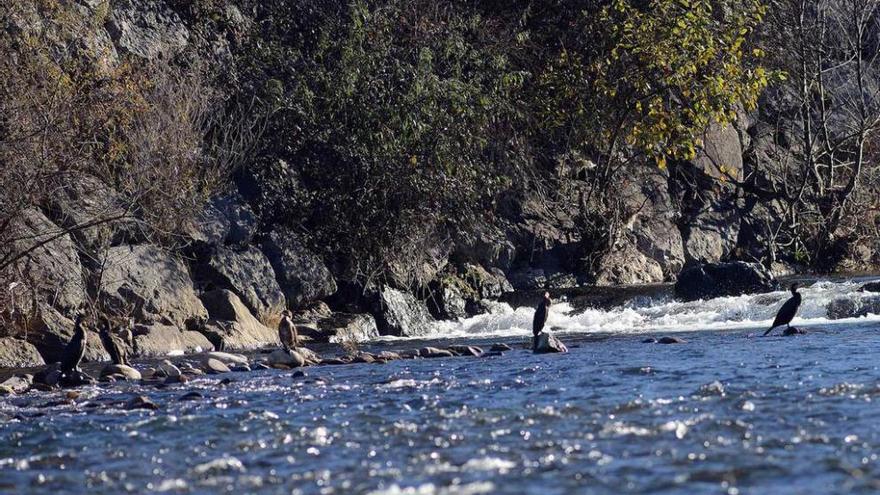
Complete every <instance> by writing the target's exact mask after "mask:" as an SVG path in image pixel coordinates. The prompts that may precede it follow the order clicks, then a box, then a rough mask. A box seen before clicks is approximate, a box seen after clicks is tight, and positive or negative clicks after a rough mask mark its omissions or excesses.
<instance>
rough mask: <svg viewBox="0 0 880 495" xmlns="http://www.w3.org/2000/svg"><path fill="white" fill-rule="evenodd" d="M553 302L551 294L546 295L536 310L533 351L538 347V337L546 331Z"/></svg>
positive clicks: (533, 324) (533, 325)
mask: <svg viewBox="0 0 880 495" xmlns="http://www.w3.org/2000/svg"><path fill="white" fill-rule="evenodd" d="M552 303H553V301H552V300H551V299H550V293H549V292H545V293H544V299H542V300H541V303H540V304H538V307H537V308H535V318H534V319H533V320H532V349H535V348H537V347H538V335H539V334H540V333H541V331H542V330H544V325H545V324H546V323H547V316H548V315H549V314H550V305H551V304H552Z"/></svg>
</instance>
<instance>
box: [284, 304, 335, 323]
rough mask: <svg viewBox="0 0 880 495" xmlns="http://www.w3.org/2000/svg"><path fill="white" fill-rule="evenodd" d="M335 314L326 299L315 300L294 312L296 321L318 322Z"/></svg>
mask: <svg viewBox="0 0 880 495" xmlns="http://www.w3.org/2000/svg"><path fill="white" fill-rule="evenodd" d="M331 316H333V311H332V310H331V309H330V307H329V306H327V303H325V302H324V301H315V302H313V303H310V304H308V305H306V306H305V307H303V308H300V309H298V310H297V311H295V312H294V313H293V321H294V322H317V321H318V320H323V319H324V318H330V317H331Z"/></svg>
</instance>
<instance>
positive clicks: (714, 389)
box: [700, 380, 724, 397]
mask: <svg viewBox="0 0 880 495" xmlns="http://www.w3.org/2000/svg"><path fill="white" fill-rule="evenodd" d="M700 395H702V396H706V397H708V396H712V395H720V396H724V385H722V384H721V382H719V381H718V380H715V381H714V382H712V383H707V384H705V385H703V386H701V387H700Z"/></svg>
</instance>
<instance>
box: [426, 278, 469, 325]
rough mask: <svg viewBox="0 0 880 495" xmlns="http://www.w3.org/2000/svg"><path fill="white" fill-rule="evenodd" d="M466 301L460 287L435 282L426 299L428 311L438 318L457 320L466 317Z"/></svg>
mask: <svg viewBox="0 0 880 495" xmlns="http://www.w3.org/2000/svg"><path fill="white" fill-rule="evenodd" d="M466 306H467V302H466V300H465V298H464V296H463V295H462V289H461V288H459V287H458V286H456V285H451V284H448V283H445V284H444V283H440V284H435V286H434V288H433V290H432V291H431V297H430V299H429V300H428V311H430V312H431V316H433V317H434V318H437V319H438V320H457V319H460V318H466V317H467V316H468V312H467V309H466Z"/></svg>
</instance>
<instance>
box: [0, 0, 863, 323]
mask: <svg viewBox="0 0 880 495" xmlns="http://www.w3.org/2000/svg"><path fill="white" fill-rule="evenodd" d="M166 3H167V5H169V6H170V7H171V8H172V9H174V12H175V14H176V15H177V16H179V17H180V19H182V22H184V23H186V25H187V26H188V28H189V32H190V33H191V40H190V43H189V45H188V47H187V48H186V49H185V50H183V51H181V52H179V53H176V54H175V55H174V57H173V59H172V60H165V59H156V60H151V61H145V60H144V59H143V58H140V57H138V56H136V55H133V54H126V53H119V54H115V53H109V52H108V51H107V50H106V49H107V47H108V46H109V45H107V44H102V43H100V42H99V41H100V40H96V39H91V38H89V37H88V36H83V35H82V33H94V32H95V30H96V28H100V27H102V26H104V25H106V23H107V22H108V16H110V15H111V14H110V9H112V8H113V5H111V3H110V2H104V3H100V2H98V5H97V7H95V6H92V7H88V8H87V7H86V6H84V5H81V4H79V3H76V2H60V1H58V0H40V1H38V2H31V1H29V0H11V1H8V2H5V3H4V5H3V6H2V7H0V10H2V11H3V12H2V16H0V17H2V18H3V19H4V21H3V22H4V23H5V26H4V29H3V30H2V31H0V53H2V54H3V57H0V279H2V281H3V282H4V286H6V285H8V283H9V282H11V281H15V280H23V279H27V277H28V274H27V273H25V272H23V271H22V270H24V269H25V267H26V263H25V261H26V259H27V255H28V253H29V252H30V251H31V250H32V249H33V247H34V246H35V245H38V244H40V243H42V242H44V241H45V240H46V238H49V237H53V236H58V235H63V234H65V233H67V232H70V231H74V232H76V231H79V230H84V229H87V228H88V229H94V228H95V227H96V226H98V225H100V226H105V227H106V230H105V231H104V233H105V235H104V236H103V237H102V238H100V239H99V240H98V241H99V242H92V243H90V244H89V245H88V246H85V247H83V246H82V245H81V243H80V247H81V248H82V251H83V254H82V256H81V257H83V258H84V259H86V260H89V262H90V263H92V265H93V266H92V268H95V267H97V270H94V269H93V270H92V272H98V273H100V265H101V263H103V260H104V258H103V257H102V255H101V253H102V252H103V250H106V249H107V248H109V247H110V246H112V245H117V244H120V243H125V242H132V243H134V242H143V241H145V240H149V241H152V242H157V243H161V244H164V245H167V246H171V247H177V246H180V245H181V244H185V243H186V242H188V239H189V238H188V233H189V232H190V231H191V227H192V225H193V224H194V223H197V221H198V219H199V215H200V213H201V212H202V210H203V208H204V206H205V204H206V203H207V202H208V200H209V199H210V198H211V197H212V196H214V195H216V194H219V193H220V192H222V191H224V190H225V189H227V188H229V187H231V184H233V183H234V184H235V185H236V187H237V188H238V189H240V190H241V191H242V192H243V193H244V194H245V195H246V198H247V200H248V201H249V203H250V204H251V206H252V207H253V208H254V209H255V210H256V211H257V215H258V217H259V219H260V222H261V224H262V228H263V229H264V230H268V229H270V228H274V227H275V226H284V227H285V228H289V229H293V230H295V231H297V232H300V233H301V236H302V238H303V240H304V241H305V242H306V243H307V244H308V245H309V246H310V247H311V248H312V249H313V250H314V251H315V252H317V253H318V254H320V255H321V257H322V258H323V259H324V260H325V261H326V262H327V263H328V265H329V266H330V267H331V270H332V271H333V272H334V273H335V274H336V275H337V276H338V277H340V278H342V279H345V280H353V281H357V282H358V283H360V284H365V283H373V282H380V281H389V282H391V283H393V284H395V285H399V286H419V285H424V284H426V283H427V282H429V281H430V280H429V278H430V277H431V276H432V274H428V275H426V274H425V271H424V270H423V269H422V267H423V266H424V265H425V264H427V263H430V262H431V261H432V260H431V258H432V257H435V256H436V249H437V246H443V245H448V244H449V243H453V244H454V243H455V242H457V240H458V239H460V238H461V237H466V236H468V235H470V234H471V233H472V232H474V231H481V230H484V229H486V226H491V225H496V224H499V223H500V222H502V221H503V220H504V218H505V217H506V216H507V215H508V213H509V212H508V211H507V210H509V204H510V198H524V197H529V198H537V200H538V201H541V202H544V203H545V204H547V205H549V208H550V209H553V207H554V206H553V205H554V204H558V203H561V202H568V203H570V202H572V198H577V199H576V201H577V203H578V204H577V205H576V210H577V214H576V216H575V218H574V222H575V224H576V226H577V228H578V229H579V230H580V232H581V238H582V239H583V242H582V246H581V250H580V252H579V253H578V254H577V258H578V260H577V262H578V263H581V265H582V270H583V271H584V272H587V273H590V272H591V271H592V270H593V269H594V268H595V265H594V264H595V260H597V259H599V258H601V256H602V255H604V253H606V252H608V250H610V249H611V248H612V246H613V245H614V243H615V241H616V240H617V238H618V236H619V235H620V231H621V229H622V226H623V225H624V224H625V223H626V221H627V215H628V214H629V212H627V211H626V205H624V204H623V202H622V199H621V198H622V194H621V191H622V189H623V187H624V184H625V183H626V182H627V180H628V178H629V177H630V176H631V175H632V174H633V170H634V169H637V168H639V167H652V168H660V169H664V168H672V167H675V166H677V164H679V163H684V162H688V161H690V160H692V159H694V157H695V156H696V155H697V154H698V152H699V151H700V149H701V147H702V146H703V144H704V143H703V142H702V136H703V133H704V131H705V129H706V127H707V126H709V125H710V124H712V123H716V124H722V125H723V124H729V123H733V122H734V121H736V120H738V119H739V120H740V121H741V120H742V117H743V116H744V115H746V114H748V113H749V112H751V115H757V116H758V119H764V120H766V121H767V122H764V124H765V128H766V127H768V126H774V125H775V127H774V129H775V131H774V132H775V133H776V134H775V135H774V143H775V144H776V145H778V146H777V148H776V151H778V154H776V155H773V156H771V157H768V156H763V155H762V157H760V159H759V160H757V166H755V167H754V169H755V170H754V171H753V173H752V174H750V175H748V176H738V175H737V174H735V173H732V174H727V175H725V172H726V170H725V168H724V164H720V166H719V169H720V170H721V172H722V173H721V176H720V177H717V178H714V179H713V180H715V181H716V182H717V184H716V185H717V186H719V187H720V186H722V185H723V186H724V187H731V186H732V187H734V188H736V190H737V195H738V196H739V197H741V198H745V200H744V201H745V203H746V206H745V208H750V207H754V205H755V203H756V202H761V201H765V202H767V204H768V205H770V206H768V208H769V209H771V210H773V211H774V214H773V215H772V216H768V218H769V220H768V224H767V225H763V226H760V228H761V229H763V230H762V232H764V233H765V234H766V236H765V237H764V239H766V240H767V242H768V245H767V246H766V250H765V251H762V252H761V253H760V256H761V260H762V261H765V262H767V263H769V262H772V261H777V260H789V261H797V262H800V263H804V264H807V265H809V266H812V267H814V268H816V269H833V268H835V267H837V262H838V261H839V260H841V259H844V258H846V257H847V256H851V255H852V252H853V250H854V249H856V248H858V247H860V246H861V247H864V246H866V245H868V244H866V240H867V241H871V242H873V240H876V239H877V238H878V237H880V235H878V232H877V228H878V227H877V222H876V219H875V217H876V211H877V206H878V205H877V199H876V198H877V197H878V192H880V191H878V190H877V187H878V184H880V182H878V177H877V170H878V169H877V166H876V164H877V153H878V144H880V142H878V139H877V138H876V130H877V128H878V126H880V104H878V101H880V99H878V87H880V84H878V81H880V77H878V67H877V65H876V62H877V60H876V58H877V55H876V54H877V53H878V50H877V43H878V33H880V29H878V28H877V22H878V13H877V3H876V2H872V1H867V0H860V1H855V0H847V1H845V0H836V1H831V2H829V1H819V0H813V1H809V2H791V1H788V0H772V1H770V2H768V3H760V2H756V1H752V0H651V1H637V0H609V1H580V2H574V3H572V2H567V1H555V2H553V1H551V2H526V1H516V0H515V1H509V2H496V1H490V0H484V1H474V2H439V3H438V2H434V1H428V0H416V1H405V0H382V1H366V0H351V1H343V0H336V1H323V0H302V1H297V2H290V1H265V2H257V1H251V0H244V1H241V2H227V1H224V0H192V1H184V0H169V1H167V2H166ZM232 3H235V4H236V5H237V7H238V9H239V11H240V12H241V14H242V15H241V17H242V19H236V16H232V15H230V10H229V6H230V5H231V4H232ZM143 8H149V7H143ZM209 38H210V39H215V38H220V39H222V40H223V41H224V43H226V44H227V45H228V46H229V51H230V55H229V56H228V57H220V56H218V55H217V54H216V52H215V51H212V50H213V48H212V46H213V45H211V43H208V42H207V41H206V40H207V39H209ZM215 41H216V40H215ZM215 44H216V43H215ZM829 78H832V79H829ZM768 86H769V89H768ZM782 103H785V105H783V104H782ZM756 107H759V108H760V109H761V110H760V112H756V111H755V109H756ZM791 109H795V111H794V112H792V111H791ZM739 125H742V126H743V127H744V124H743V123H742V122H739ZM762 160H764V161H762ZM563 169H565V170H568V171H573V172H572V173H570V174H569V173H567V174H566V175H565V177H564V178H563V177H562V173H561V170H563ZM563 179H564V180H563ZM83 183H86V184H87V185H86V186H82V184H83ZM77 187H80V188H81V187H86V188H87V189H93V188H95V187H105V188H106V189H107V191H108V193H107V195H106V196H107V197H108V198H112V199H111V200H110V202H109V203H108V204H106V205H103V206H101V205H99V207H98V208H96V209H95V210H94V211H91V212H90V213H89V214H88V215H85V216H84V217H82V218H77V219H73V220H71V221H70V222H67V223H62V226H61V230H60V231H59V232H55V233H48V234H47V235H46V236H36V237H34V236H22V235H21V229H20V228H18V227H17V225H16V222H17V219H19V218H21V217H22V215H23V212H25V211H27V210H29V209H32V208H34V207H39V208H41V209H42V210H43V211H48V212H52V211H57V210H59V208H60V206H59V198H64V197H70V196H76V195H77V194H80V193H78V192H77V191H76V190H75V189H76V188H77ZM572 190H573V191H575V193H574V194H572V192H571V191H572ZM563 192H564V193H565V194H563ZM750 202H751V203H750ZM756 228H757V227H756ZM35 283H38V282H35ZM87 283H88V284H89V285H91V286H92V287H93V286H94V285H95V284H100V283H101V282H100V279H99V280H97V281H94V280H93V281H89V282H87ZM4 297H5V296H4ZM4 304H8V301H6V302H4ZM0 307H2V305H0Z"/></svg>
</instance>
